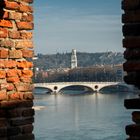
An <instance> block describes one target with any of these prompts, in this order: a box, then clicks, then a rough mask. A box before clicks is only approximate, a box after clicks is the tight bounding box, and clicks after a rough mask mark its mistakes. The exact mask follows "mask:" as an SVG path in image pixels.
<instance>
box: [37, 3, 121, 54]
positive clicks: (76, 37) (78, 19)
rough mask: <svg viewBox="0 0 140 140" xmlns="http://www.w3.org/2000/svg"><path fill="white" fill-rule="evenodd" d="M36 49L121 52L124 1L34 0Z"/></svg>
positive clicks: (50, 51) (52, 51)
mask: <svg viewBox="0 0 140 140" xmlns="http://www.w3.org/2000/svg"><path fill="white" fill-rule="evenodd" d="M34 8H35V13H34V15H35V30H34V42H35V52H36V53H43V54H47V53H49V54H52V53H57V52H60V53H63V52H70V51H71V50H72V49H73V48H74V49H77V51H80V52H105V51H113V52H120V51H122V50H123V48H122V44H121V40H122V31H121V28H122V27H121V26H122V24H121V13H122V11H121V0H35V1H34Z"/></svg>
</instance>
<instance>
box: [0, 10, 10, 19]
mask: <svg viewBox="0 0 140 140" xmlns="http://www.w3.org/2000/svg"><path fill="white" fill-rule="evenodd" d="M8 18H9V12H7V11H4V12H3V15H2V19H8Z"/></svg>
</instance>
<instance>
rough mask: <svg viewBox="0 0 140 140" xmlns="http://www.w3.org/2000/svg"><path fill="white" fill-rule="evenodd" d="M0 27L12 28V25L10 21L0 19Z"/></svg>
mask: <svg viewBox="0 0 140 140" xmlns="http://www.w3.org/2000/svg"><path fill="white" fill-rule="evenodd" d="M0 27H8V28H12V27H13V24H12V22H11V21H9V20H3V19H2V20H1V19H0Z"/></svg>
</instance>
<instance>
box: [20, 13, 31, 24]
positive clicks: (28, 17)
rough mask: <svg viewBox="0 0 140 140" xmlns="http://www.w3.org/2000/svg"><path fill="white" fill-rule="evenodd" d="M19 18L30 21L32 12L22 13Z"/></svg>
mask: <svg viewBox="0 0 140 140" xmlns="http://www.w3.org/2000/svg"><path fill="white" fill-rule="evenodd" d="M21 20H22V21H29V22H32V21H33V15H32V14H27V13H23V15H22V19H21Z"/></svg>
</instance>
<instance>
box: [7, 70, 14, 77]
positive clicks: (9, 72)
mask: <svg viewBox="0 0 140 140" xmlns="http://www.w3.org/2000/svg"><path fill="white" fill-rule="evenodd" d="M6 73H7V77H16V76H17V70H16V69H9V70H7V72H6Z"/></svg>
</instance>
